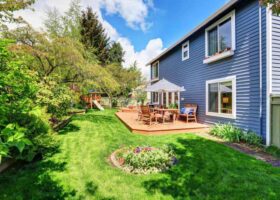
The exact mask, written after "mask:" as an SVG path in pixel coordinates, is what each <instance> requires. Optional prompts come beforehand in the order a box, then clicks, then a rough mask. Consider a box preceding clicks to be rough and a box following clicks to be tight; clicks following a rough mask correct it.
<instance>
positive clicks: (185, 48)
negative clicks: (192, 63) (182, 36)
mask: <svg viewBox="0 0 280 200" xmlns="http://www.w3.org/2000/svg"><path fill="white" fill-rule="evenodd" d="M189 58H190V42H189V41H187V42H185V43H184V44H183V45H182V61H184V60H187V59H189Z"/></svg>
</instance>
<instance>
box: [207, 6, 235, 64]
mask: <svg viewBox="0 0 280 200" xmlns="http://www.w3.org/2000/svg"><path fill="white" fill-rule="evenodd" d="M229 18H231V47H232V48H231V50H230V51H229V52H223V53H220V54H218V55H214V56H209V52H208V32H209V31H210V30H211V29H213V28H214V27H216V26H218V25H219V24H221V23H223V22H224V21H226V20H228V19H229ZM235 37H236V33H235V10H233V11H231V12H230V13H228V14H227V15H225V16H224V17H223V18H221V19H219V20H218V21H216V22H215V23H214V24H212V25H211V26H209V27H208V28H207V29H205V59H204V60H203V63H204V64H208V63H211V62H215V61H218V60H220V59H224V58H227V57H230V56H232V55H234V51H235V49H236V39H235ZM218 38H219V29H218ZM218 43H219V40H218ZM218 46H219V44H218Z"/></svg>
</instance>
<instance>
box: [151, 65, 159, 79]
mask: <svg viewBox="0 0 280 200" xmlns="http://www.w3.org/2000/svg"><path fill="white" fill-rule="evenodd" d="M151 73H152V76H151V78H152V80H155V79H158V77H159V62H155V63H154V64H152V71H151Z"/></svg>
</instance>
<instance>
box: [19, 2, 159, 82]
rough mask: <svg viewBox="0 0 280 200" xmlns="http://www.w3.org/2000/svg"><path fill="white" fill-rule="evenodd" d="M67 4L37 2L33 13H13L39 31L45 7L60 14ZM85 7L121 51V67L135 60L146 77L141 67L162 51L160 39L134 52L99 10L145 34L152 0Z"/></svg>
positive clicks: (145, 69) (132, 47)
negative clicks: (122, 53) (119, 18)
mask: <svg viewBox="0 0 280 200" xmlns="http://www.w3.org/2000/svg"><path fill="white" fill-rule="evenodd" d="M70 2H71V0H38V1H36V3H35V4H34V10H35V11H32V10H23V11H19V12H18V13H17V14H18V15H20V16H22V17H23V18H24V19H25V20H26V21H28V22H29V23H31V24H32V25H33V26H34V27H35V28H36V29H40V28H42V26H43V20H44V19H45V17H46V16H45V12H46V10H47V9H48V8H52V7H56V8H57V9H58V10H59V11H60V12H61V13H63V12H65V11H66V10H67V9H68V8H69V5H70ZM87 6H90V7H92V9H93V11H94V12H96V13H97V15H98V17H99V20H100V21H101V23H102V24H103V26H104V28H105V30H106V32H107V34H108V36H109V37H110V38H111V39H112V40H114V41H118V42H120V44H121V45H122V47H123V49H124V51H125V56H124V60H125V62H124V66H125V67H128V66H130V65H131V64H133V63H134V61H136V62H137V63H138V66H139V68H140V69H141V71H142V73H143V75H144V76H145V77H147V78H148V77H149V73H150V71H149V68H148V67H146V66H145V64H146V63H147V62H148V61H149V60H150V59H152V58H153V57H155V56H156V55H158V54H159V53H161V52H162V51H163V50H164V49H163V42H162V40H161V39H160V38H156V39H151V40H150V41H149V42H148V44H147V45H146V47H145V49H143V50H141V51H139V52H137V51H135V49H134V46H133V44H132V43H131V41H130V40H129V39H128V38H126V37H123V36H122V35H121V34H119V33H118V31H117V30H116V29H115V28H114V27H113V26H112V25H111V24H110V23H109V22H108V21H106V20H104V18H103V16H102V12H101V10H102V9H104V10H105V11H106V13H107V14H110V15H115V14H118V15H120V16H121V17H122V18H123V19H124V20H125V21H126V23H127V25H128V26H129V27H131V28H134V29H141V30H143V31H145V30H147V29H148V28H149V26H150V23H148V22H146V20H145V19H146V17H147V16H148V11H149V7H150V8H152V7H153V0H145V1H144V0H133V1H132V0H94V1H92V0H82V7H83V8H86V7H87Z"/></svg>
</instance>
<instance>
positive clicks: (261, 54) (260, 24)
mask: <svg viewBox="0 0 280 200" xmlns="http://www.w3.org/2000/svg"><path fill="white" fill-rule="evenodd" d="M259 48H260V49H259V53H260V55H259V56H260V66H259V67H260V115H259V118H260V134H261V135H262V132H263V129H262V122H263V117H262V112H263V108H262V104H263V99H262V96H263V86H262V84H263V81H262V75H263V73H262V70H263V60H262V59H263V58H262V56H263V53H262V7H261V6H259Z"/></svg>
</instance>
